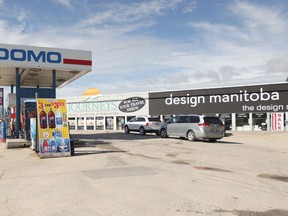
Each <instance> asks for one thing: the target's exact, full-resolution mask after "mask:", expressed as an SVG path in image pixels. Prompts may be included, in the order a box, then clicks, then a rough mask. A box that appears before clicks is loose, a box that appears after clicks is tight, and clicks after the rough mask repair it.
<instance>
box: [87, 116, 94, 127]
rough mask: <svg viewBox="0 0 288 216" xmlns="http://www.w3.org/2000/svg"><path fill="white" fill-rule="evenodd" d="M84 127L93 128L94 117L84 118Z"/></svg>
mask: <svg viewBox="0 0 288 216" xmlns="http://www.w3.org/2000/svg"><path fill="white" fill-rule="evenodd" d="M86 129H87V130H94V118H93V117H87V118H86Z"/></svg>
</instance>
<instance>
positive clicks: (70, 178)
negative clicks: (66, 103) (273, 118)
mask: <svg viewBox="0 0 288 216" xmlns="http://www.w3.org/2000/svg"><path fill="white" fill-rule="evenodd" d="M72 133H73V138H74V139H77V140H79V143H76V145H75V155H74V156H72V157H62V158H48V159H40V158H39V157H38V155H37V154H36V153H35V152H34V151H32V150H31V149H30V148H27V147H26V148H11V149H6V145H5V143H0V216H8V215H19V216H20V215H21V216H22V215H29V216H30V215H31V216H34V215H35V216H36V215H37V216H39V215H47V216H58V215H59V216H62V215H69V216H71V215H72V216H73V215H81V216H82V215H88V216H89V215H91V216H92V215H93V216H112V215H113V216H115V215H117V216H130V215H131V216H138V215H139V216H144V215H145V216H146V215H149V216H154V215H155V216H156V215H157V216H159V215H161V216H162V215H163V216H166V215H167V216H169V215H171V216H174V215H175V216H178V215H179V216H182V215H185V216H186V215H192V216H194V215H196V216H198V215H199V216H200V215H221V216H222V215H224V216H230V215H231V216H233V215H236V216H260V215H261V216H272V215H277V216H286V215H288V204H287V203H288V163H287V158H288V133H287V132H281V133H272V132H231V133H228V135H229V136H227V137H224V138H223V139H222V140H220V141H218V142H216V143H209V142H206V141H196V142H189V141H187V140H185V139H179V138H160V137H158V136H155V135H154V134H147V135H145V136H141V135H139V134H137V133H131V134H124V133H123V132H122V131H116V132H115V131H81V132H79V131H78V132H77V131H73V132H72Z"/></svg>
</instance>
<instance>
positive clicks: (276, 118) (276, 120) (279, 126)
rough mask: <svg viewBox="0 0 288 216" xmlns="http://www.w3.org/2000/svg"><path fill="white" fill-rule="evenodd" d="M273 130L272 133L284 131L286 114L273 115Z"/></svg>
mask: <svg viewBox="0 0 288 216" xmlns="http://www.w3.org/2000/svg"><path fill="white" fill-rule="evenodd" d="M271 130H272V131H283V130H284V113H272V114H271Z"/></svg>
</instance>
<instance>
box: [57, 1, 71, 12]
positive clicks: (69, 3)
mask: <svg viewBox="0 0 288 216" xmlns="http://www.w3.org/2000/svg"><path fill="white" fill-rule="evenodd" d="M56 2H57V3H59V4H61V5H63V6H64V7H66V8H68V9H70V10H71V9H73V6H72V4H71V0H56Z"/></svg>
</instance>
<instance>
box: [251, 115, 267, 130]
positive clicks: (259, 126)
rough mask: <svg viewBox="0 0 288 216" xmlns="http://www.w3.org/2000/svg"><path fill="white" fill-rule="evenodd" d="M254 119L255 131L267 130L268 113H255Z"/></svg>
mask: <svg viewBox="0 0 288 216" xmlns="http://www.w3.org/2000/svg"><path fill="white" fill-rule="evenodd" d="M252 118H253V121H252V124H253V130H255V131H259V130H267V123H266V119H267V113H253V114H252Z"/></svg>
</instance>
